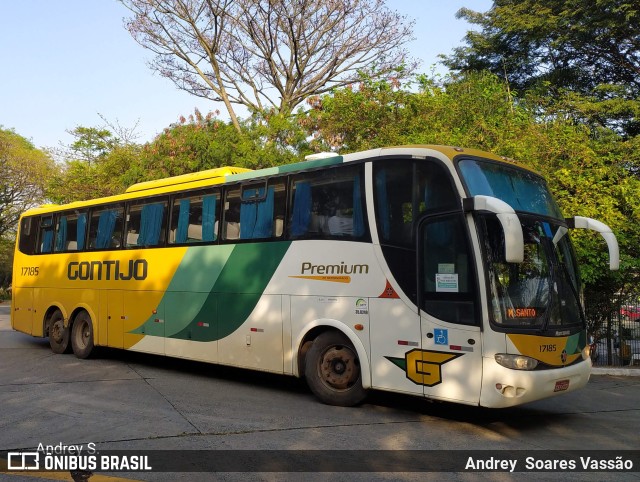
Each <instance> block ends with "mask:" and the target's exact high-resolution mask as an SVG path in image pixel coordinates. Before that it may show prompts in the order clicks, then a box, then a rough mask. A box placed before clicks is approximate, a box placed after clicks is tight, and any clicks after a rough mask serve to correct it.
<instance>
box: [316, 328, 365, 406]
mask: <svg viewBox="0 0 640 482" xmlns="http://www.w3.org/2000/svg"><path fill="white" fill-rule="evenodd" d="M305 358H306V362H305V371H304V373H305V378H306V380H307V384H308V385H309V388H310V389H311V391H312V392H313V394H314V395H315V396H316V397H318V398H319V399H320V401H321V402H322V403H326V404H327V405H338V406H342V407H350V406H353V405H357V404H358V403H360V402H361V401H362V400H364V398H365V397H366V395H367V391H366V390H365V389H364V388H362V378H361V375H360V360H359V359H358V354H357V352H356V350H355V348H354V347H353V345H352V344H351V342H350V341H349V339H348V338H347V337H346V336H345V335H344V334H342V333H340V332H338V331H325V332H324V333H322V334H320V335H318V337H317V338H316V339H315V340H314V341H313V345H312V346H311V348H310V349H309V351H308V353H307V354H306V357H305Z"/></svg>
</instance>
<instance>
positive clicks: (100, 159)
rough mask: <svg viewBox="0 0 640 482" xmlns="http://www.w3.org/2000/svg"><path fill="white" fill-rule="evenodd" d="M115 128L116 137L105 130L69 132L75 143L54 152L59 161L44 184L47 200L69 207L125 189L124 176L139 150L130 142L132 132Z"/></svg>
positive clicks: (94, 129)
mask: <svg viewBox="0 0 640 482" xmlns="http://www.w3.org/2000/svg"><path fill="white" fill-rule="evenodd" d="M105 122H106V121H105ZM109 127H112V125H111V124H109ZM115 127H116V128H117V129H118V132H119V134H117V135H116V134H114V133H113V132H112V131H111V130H110V129H108V128H107V127H85V126H77V127H76V128H75V129H73V131H70V134H71V135H72V136H73V137H74V138H75V140H74V141H73V143H71V144H70V145H69V146H64V147H63V148H62V149H59V150H57V155H58V157H60V158H61V159H60V163H59V164H58V165H57V166H56V167H57V169H56V170H55V172H53V173H52V175H51V176H50V178H49V179H48V180H47V183H46V195H47V198H48V199H50V200H51V201H53V202H56V203H68V202H72V201H81V200H86V199H94V198H97V197H103V196H110V195H112V194H117V193H121V192H123V191H124V190H125V189H126V187H127V184H126V180H127V173H129V171H130V169H131V166H132V165H136V164H138V162H139V160H138V157H139V156H140V154H141V146H139V145H138V144H135V143H134V142H133V138H134V137H135V133H134V132H133V131H134V129H135V128H134V129H125V128H122V127H121V126H119V125H117V126H115ZM121 136H124V138H122V137H121Z"/></svg>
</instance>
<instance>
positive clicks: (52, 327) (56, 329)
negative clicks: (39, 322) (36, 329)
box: [47, 310, 69, 354]
mask: <svg viewBox="0 0 640 482" xmlns="http://www.w3.org/2000/svg"><path fill="white" fill-rule="evenodd" d="M47 331H48V334H49V346H50V347H51V351H52V352H53V353H58V354H61V353H68V352H69V327H66V326H64V317H63V316H62V312H61V311H60V310H56V311H54V312H53V313H52V314H51V318H49V321H48V323H47Z"/></svg>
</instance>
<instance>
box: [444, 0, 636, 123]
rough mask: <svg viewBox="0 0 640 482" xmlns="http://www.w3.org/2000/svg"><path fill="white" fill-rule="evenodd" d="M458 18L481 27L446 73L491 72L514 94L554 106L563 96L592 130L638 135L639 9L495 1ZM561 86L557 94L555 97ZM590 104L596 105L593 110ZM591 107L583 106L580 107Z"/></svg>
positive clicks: (601, 0) (618, 4)
mask: <svg viewBox="0 0 640 482" xmlns="http://www.w3.org/2000/svg"><path fill="white" fill-rule="evenodd" d="M458 16H459V17H461V18H464V19H465V20H467V21H468V22H470V23H471V24H474V25H477V26H479V27H480V29H481V30H480V31H470V32H468V33H467V36H466V45H465V46H462V47H459V48H457V49H455V51H454V54H453V55H451V56H449V57H448V58H446V60H445V65H447V66H448V67H450V68H451V69H453V70H455V71H459V72H469V71H480V70H490V71H491V72H493V73H495V74H496V75H499V76H503V77H504V76H506V77H507V78H508V80H509V83H510V84H511V85H512V86H513V87H514V88H515V89H518V90H520V91H523V92H524V91H525V90H530V89H533V88H539V89H542V92H543V95H545V96H546V97H549V98H554V97H556V96H557V95H559V94H560V95H561V94H562V91H563V90H565V91H566V90H569V91H572V92H576V93H579V94H582V95H586V96H588V98H583V99H580V102H581V103H583V106H582V107H583V108H582V109H580V110H581V112H582V114H586V115H587V116H588V117H589V118H590V121H591V122H598V123H600V124H601V125H605V126H608V127H610V128H613V129H617V130H619V131H620V132H624V133H626V134H628V135H636V134H638V133H640V122H639V121H638V116H637V112H638V110H639V109H640V107H639V101H638V98H639V97H640V80H639V77H638V72H640V5H639V4H638V3H637V2H630V1H620V0H597V1H592V2H584V1H579V0H545V1H541V0H517V1H516V0H497V1H495V2H493V6H492V8H491V9H490V10H489V11H488V12H486V13H479V12H474V11H471V10H469V9H462V10H460V11H459V12H458ZM557 86H561V87H562V89H558V87H557ZM594 100H595V101H596V103H594ZM587 104H590V105H587Z"/></svg>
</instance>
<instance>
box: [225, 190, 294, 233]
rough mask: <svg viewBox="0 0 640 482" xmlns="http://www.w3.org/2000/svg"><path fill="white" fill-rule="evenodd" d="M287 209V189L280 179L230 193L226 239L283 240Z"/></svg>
mask: <svg viewBox="0 0 640 482" xmlns="http://www.w3.org/2000/svg"><path fill="white" fill-rule="evenodd" d="M285 206H286V185H285V183H284V181H283V180H281V179H275V180H270V181H269V182H268V183H266V182H265V181H259V182H254V183H251V184H246V185H244V186H242V187H239V188H236V189H233V190H231V191H227V196H226V199H225V209H224V229H223V239H225V240H234V239H269V238H280V237H282V234H283V232H284V216H285Z"/></svg>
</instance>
